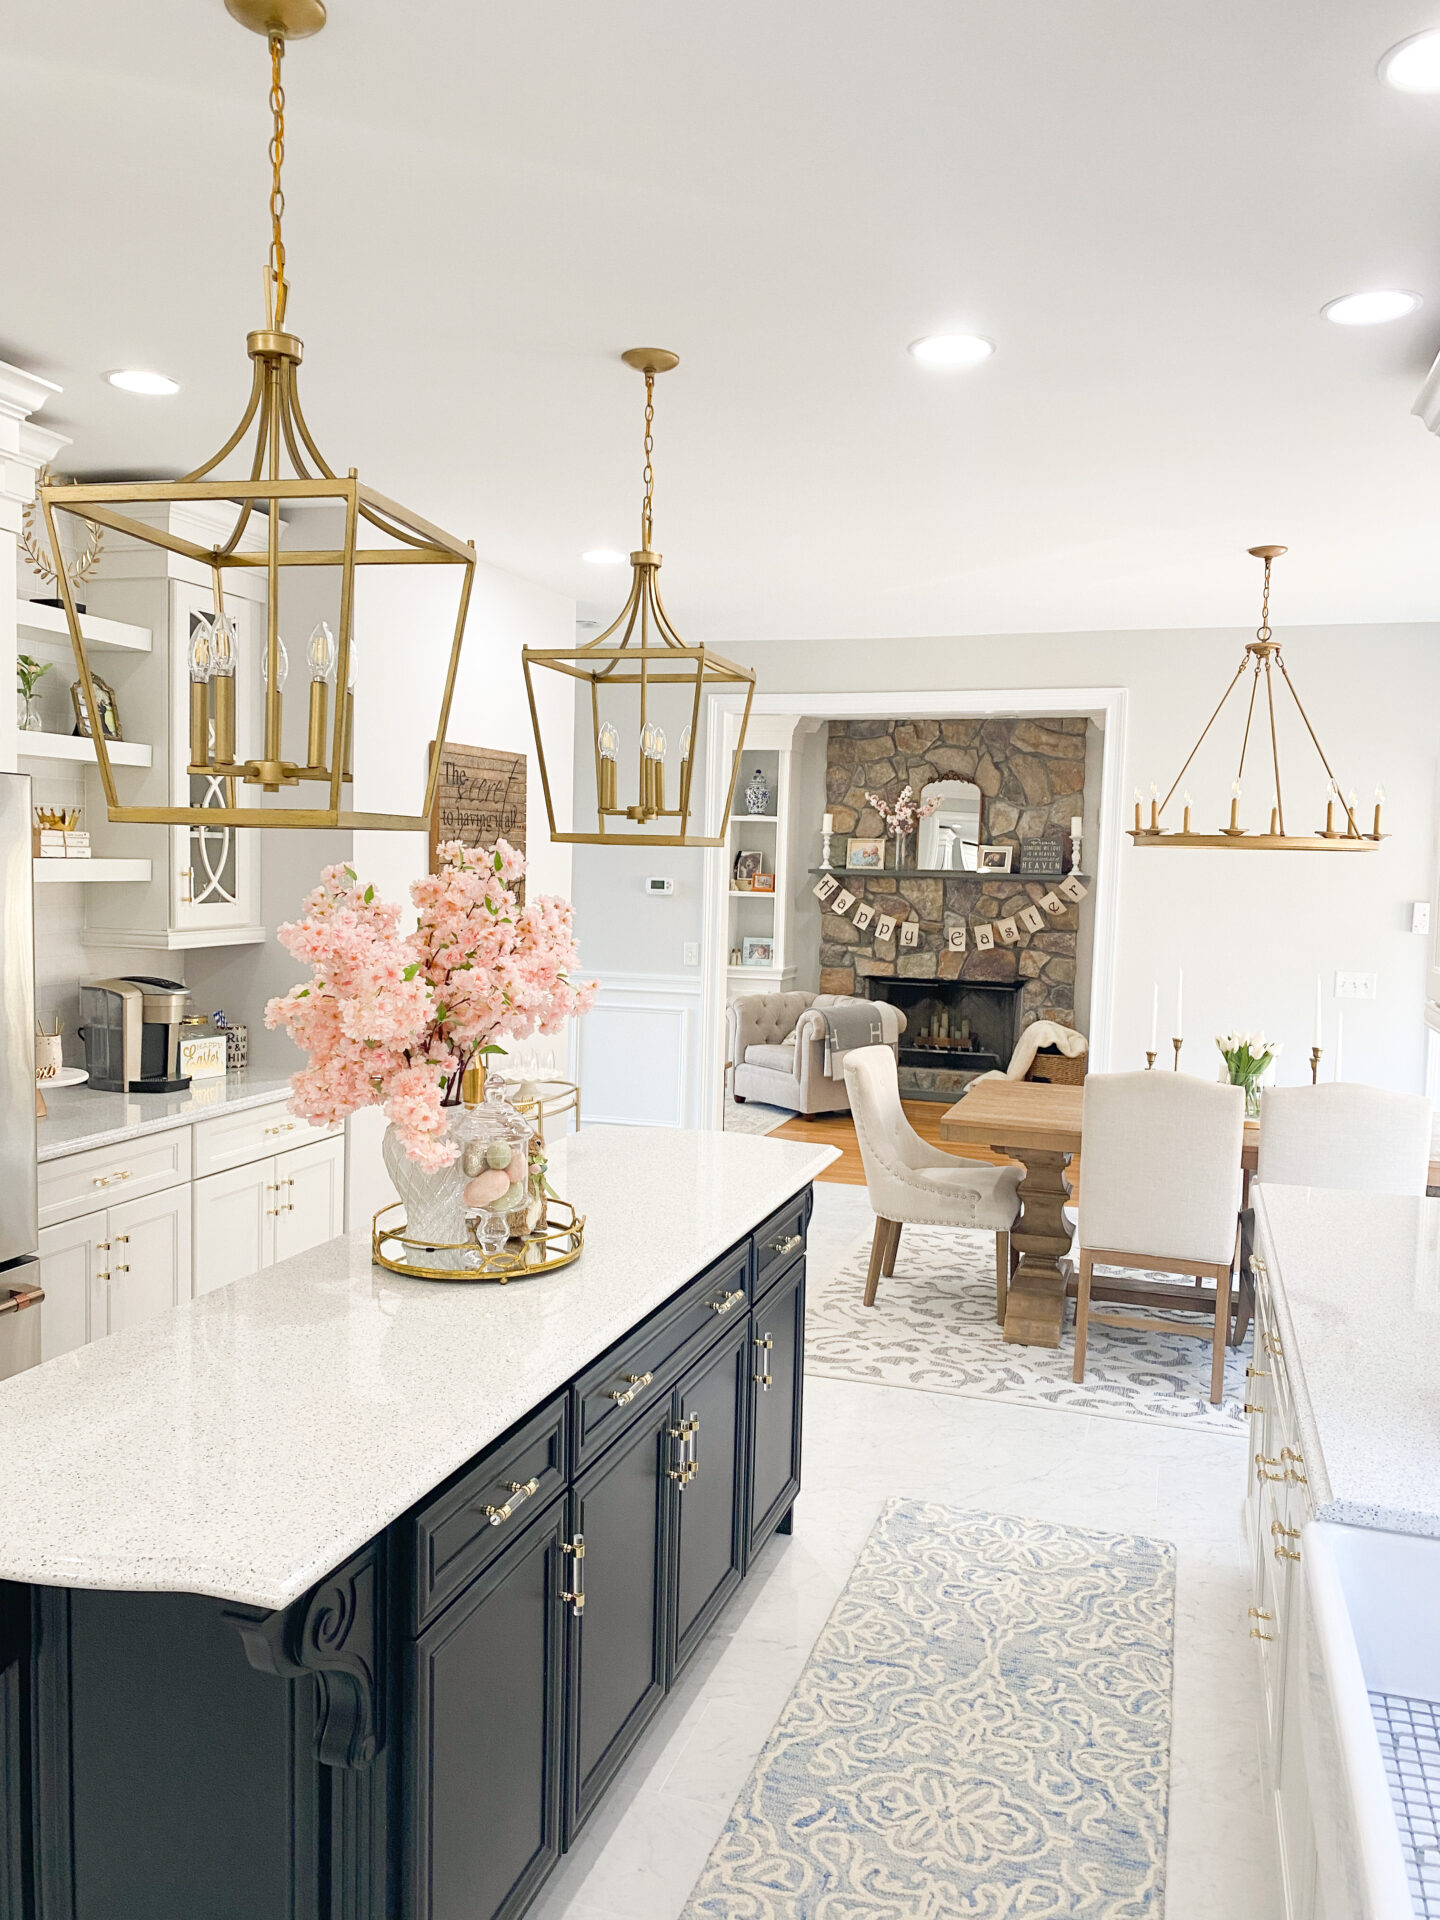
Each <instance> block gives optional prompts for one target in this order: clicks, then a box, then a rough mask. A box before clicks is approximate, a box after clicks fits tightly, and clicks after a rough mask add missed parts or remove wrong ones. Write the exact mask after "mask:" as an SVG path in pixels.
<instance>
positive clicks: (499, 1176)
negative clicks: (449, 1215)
mask: <svg viewBox="0 0 1440 1920" xmlns="http://www.w3.org/2000/svg"><path fill="white" fill-rule="evenodd" d="M509 1189H510V1176H509V1174H508V1173H506V1172H505V1171H504V1170H503V1169H502V1168H499V1167H487V1168H486V1169H485V1171H484V1173H481V1174H477V1175H476V1177H475V1178H474V1179H473V1180H472V1181H471V1182H470V1184H469V1186H468V1187H466V1189H465V1204H466V1206H467V1207H493V1206H494V1205H495V1202H496V1201H497V1200H498V1199H499V1198H500V1196H501V1194H502V1193H507V1192H508V1191H509Z"/></svg>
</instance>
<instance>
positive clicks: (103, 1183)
mask: <svg viewBox="0 0 1440 1920" xmlns="http://www.w3.org/2000/svg"><path fill="white" fill-rule="evenodd" d="M134 1178H135V1176H134V1174H133V1173H131V1171H130V1169H129V1168H128V1167H122V1168H121V1169H120V1171H119V1172H118V1173H97V1174H96V1175H95V1176H94V1178H93V1179H92V1180H91V1182H90V1184H91V1186H92V1187H113V1186H114V1185H115V1184H116V1182H117V1181H120V1180H133V1179H134Z"/></svg>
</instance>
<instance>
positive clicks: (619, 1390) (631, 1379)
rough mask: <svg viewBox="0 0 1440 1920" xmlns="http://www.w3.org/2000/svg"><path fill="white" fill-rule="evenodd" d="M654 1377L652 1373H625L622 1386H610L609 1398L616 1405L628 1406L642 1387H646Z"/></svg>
mask: <svg viewBox="0 0 1440 1920" xmlns="http://www.w3.org/2000/svg"><path fill="white" fill-rule="evenodd" d="M654 1378H655V1376H654V1374H653V1373H627V1374H626V1376H625V1385H624V1386H623V1387H612V1388H611V1389H610V1398H611V1399H612V1400H613V1401H614V1402H615V1404H616V1406H617V1407H628V1406H629V1404H630V1402H631V1401H632V1400H633V1399H634V1398H635V1396H636V1394H637V1393H639V1391H640V1389H641V1388H642V1387H648V1386H649V1384H650V1382H651V1381H652V1380H653V1379H654Z"/></svg>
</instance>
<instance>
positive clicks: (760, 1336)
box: [751, 1333, 775, 1393]
mask: <svg viewBox="0 0 1440 1920" xmlns="http://www.w3.org/2000/svg"><path fill="white" fill-rule="evenodd" d="M755 1345H756V1346H757V1347H758V1348H759V1349H760V1352H761V1354H762V1355H763V1356H764V1357H763V1358H762V1360H761V1362H760V1364H761V1366H762V1367H764V1369H765V1371H764V1372H763V1373H756V1374H752V1375H751V1378H752V1379H753V1380H754V1382H755V1384H756V1385H757V1386H758V1387H759V1389H760V1391H761V1392H762V1393H768V1392H769V1391H770V1388H771V1386H772V1384H773V1383H772V1381H771V1378H770V1355H771V1353H772V1352H773V1351H774V1348H775V1342H774V1341H773V1340H772V1339H771V1337H770V1335H769V1334H768V1333H757V1334H756V1336H755Z"/></svg>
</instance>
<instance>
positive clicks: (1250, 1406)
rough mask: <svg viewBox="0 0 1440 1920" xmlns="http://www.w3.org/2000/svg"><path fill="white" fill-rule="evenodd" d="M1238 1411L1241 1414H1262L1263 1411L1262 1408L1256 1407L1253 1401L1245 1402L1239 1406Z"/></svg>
mask: <svg viewBox="0 0 1440 1920" xmlns="http://www.w3.org/2000/svg"><path fill="white" fill-rule="evenodd" d="M1240 1411H1241V1412H1242V1413H1264V1411H1265V1409H1264V1407H1257V1406H1256V1405H1255V1402H1254V1401H1253V1400H1246V1401H1245V1402H1243V1404H1242V1405H1241V1408H1240Z"/></svg>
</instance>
